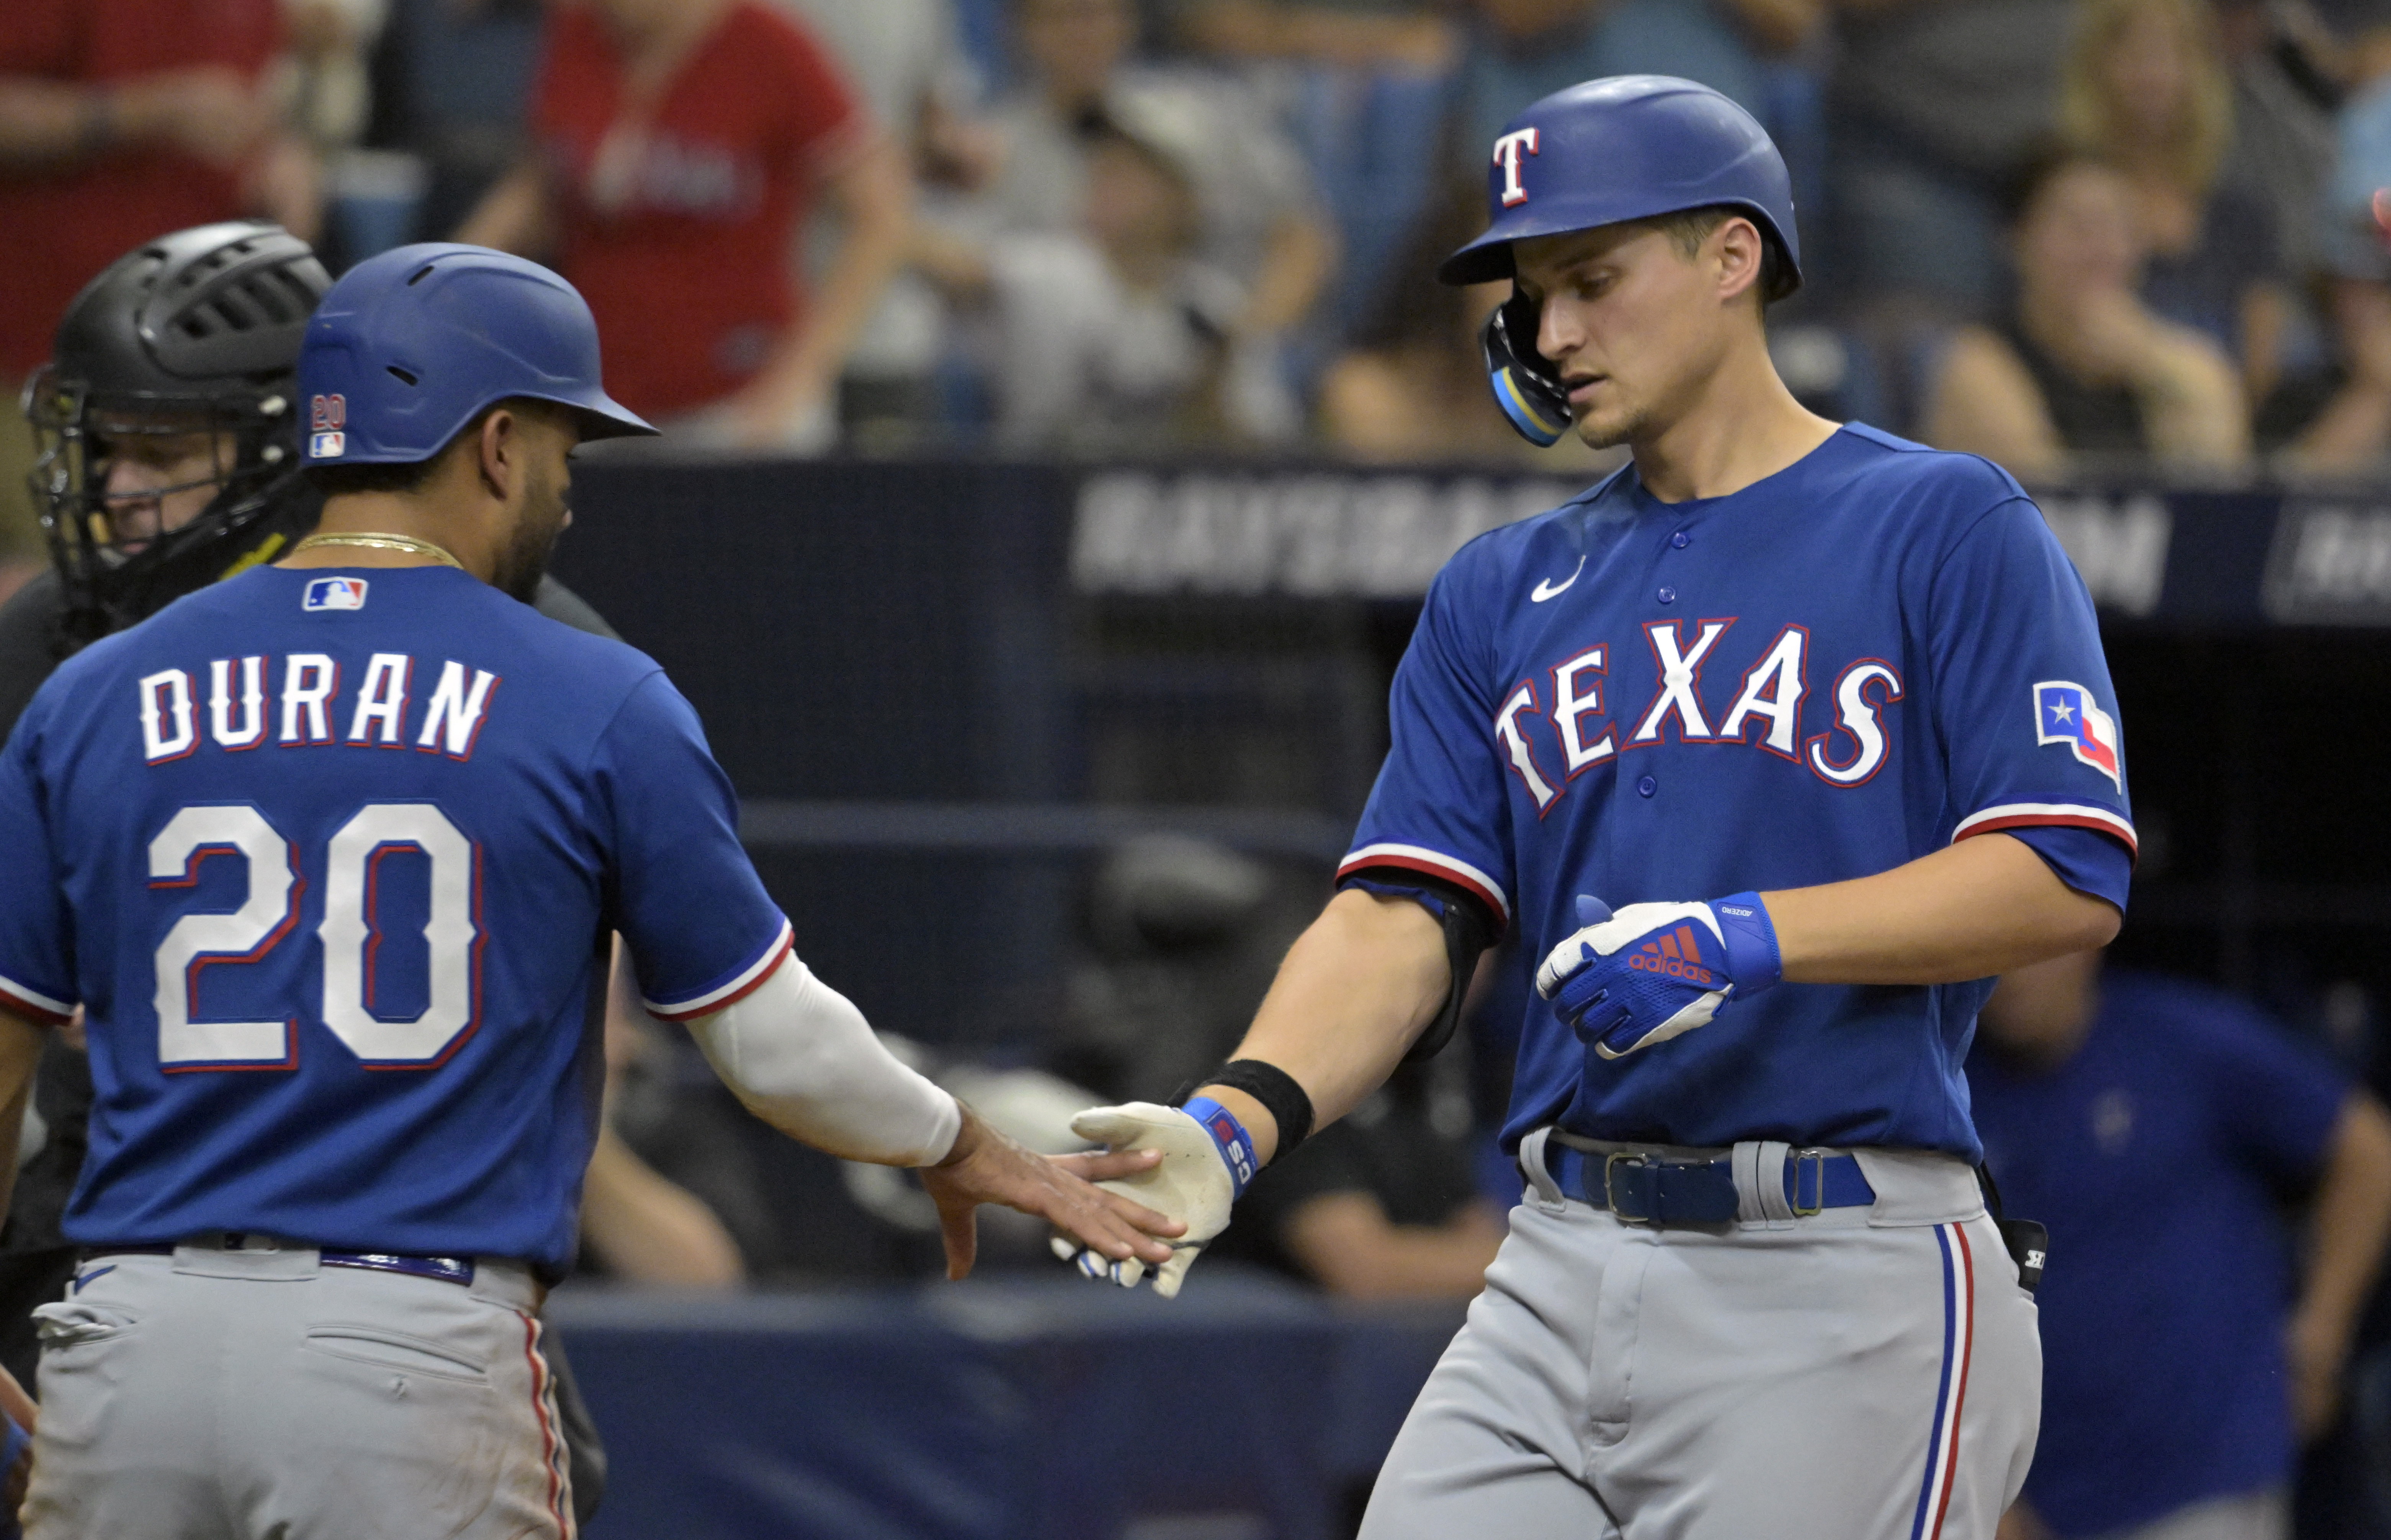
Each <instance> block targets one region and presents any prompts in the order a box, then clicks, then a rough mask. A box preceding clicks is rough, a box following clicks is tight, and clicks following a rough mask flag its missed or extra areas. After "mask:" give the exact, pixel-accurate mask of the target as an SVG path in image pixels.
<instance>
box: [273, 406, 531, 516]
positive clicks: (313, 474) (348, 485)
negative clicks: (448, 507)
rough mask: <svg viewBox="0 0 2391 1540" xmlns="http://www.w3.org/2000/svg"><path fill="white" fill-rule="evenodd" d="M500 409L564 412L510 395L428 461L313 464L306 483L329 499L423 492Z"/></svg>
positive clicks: (523, 412)
mask: <svg viewBox="0 0 2391 1540" xmlns="http://www.w3.org/2000/svg"><path fill="white" fill-rule="evenodd" d="M499 408H506V409H507V410H508V411H511V412H513V413H515V414H516V415H517V416H524V415H528V414H532V413H536V412H540V411H557V410H561V409H562V408H558V407H556V406H555V405H554V404H553V403H550V402H546V401H536V400H534V399H532V398H530V397H528V396H513V395H511V396H508V397H507V398H506V399H504V400H502V401H493V402H491V403H490V404H489V405H488V406H486V407H484V408H482V409H481V410H480V411H477V412H475V413H474V414H473V418H472V421H470V422H468V423H466V424H465V425H464V426H463V427H461V428H459V429H458V430H457V432H456V434H455V435H454V436H453V437H451V438H450V439H449V440H448V442H447V443H446V444H443V445H442V446H440V448H439V452H438V453H436V454H433V455H432V456H430V457H428V458H427V459H410V460H404V461H401V462H399V463H397V464H394V465H310V466H309V467H307V472H306V474H307V484H308V485H310V486H313V487H314V488H315V489H316V490H317V491H318V492H320V493H322V494H323V495H324V496H325V497H327V498H345V497H353V496H355V495H356V494H358V493H360V492H420V491H421V490H423V486H424V484H425V483H426V482H429V481H430V480H431V479H432V472H434V471H436V470H438V469H439V468H440V462H441V461H442V460H444V459H447V458H448V457H449V455H450V454H451V453H453V452H454V451H455V450H456V447H457V446H458V445H459V444H462V443H464V442H465V441H466V440H467V439H473V438H479V437H481V436H482V424H483V423H485V422H487V421H489V420H490V414H491V413H492V412H494V411H497V410H498V409H499Z"/></svg>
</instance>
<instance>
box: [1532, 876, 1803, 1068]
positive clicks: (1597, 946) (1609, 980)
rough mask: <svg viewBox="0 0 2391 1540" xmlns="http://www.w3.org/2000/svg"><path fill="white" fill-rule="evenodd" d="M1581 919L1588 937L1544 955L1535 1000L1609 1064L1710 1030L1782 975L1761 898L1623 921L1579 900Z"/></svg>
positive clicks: (1675, 908) (1653, 906) (1655, 911)
mask: <svg viewBox="0 0 2391 1540" xmlns="http://www.w3.org/2000/svg"><path fill="white" fill-rule="evenodd" d="M1577 917H1578V921H1579V923H1580V924H1581V925H1583V926H1584V928H1583V930H1580V931H1578V932H1576V933H1575V934H1574V935H1572V936H1570V938H1568V939H1567V940H1565V941H1563V942H1562V943H1561V944H1560V945H1559V946H1557V947H1555V948H1554V949H1553V950H1552V951H1550V952H1549V953H1547V954H1546V956H1545V958H1544V965H1543V966H1542V967H1540V968H1538V969H1537V970H1536V992H1537V993H1538V994H1541V995H1543V996H1544V998H1545V999H1546V1000H1549V1001H1551V1002H1552V1003H1553V1007H1554V1009H1555V1010H1556V1011H1557V1012H1558V1013H1559V1015H1560V1017H1561V1019H1562V1020H1564V1021H1566V1022H1568V1023H1569V1024H1570V1027H1571V1028H1572V1029H1575V1031H1576V1032H1577V1035H1578V1037H1579V1038H1580V1039H1581V1040H1582V1041H1583V1042H1589V1043H1592V1044H1593V1045H1594V1051H1595V1052H1596V1053H1597V1054H1599V1055H1602V1056H1603V1057H1604V1058H1607V1059H1616V1058H1623V1057H1625V1056H1626V1055H1629V1054H1632V1053H1634V1052H1635V1051H1636V1050H1637V1049H1638V1048H1649V1047H1650V1046H1652V1045H1653V1044H1654V1043H1656V1042H1668V1041H1669V1040H1670V1039H1671V1038H1673V1037H1676V1036H1678V1035H1680V1034H1681V1033H1685V1032H1690V1031H1692V1030H1693V1029H1695V1028H1697V1027H1703V1026H1707V1025H1709V1023H1710V1020H1711V1018H1712V1016H1716V1015H1718V1013H1719V1012H1720V1011H1722V1010H1724V1009H1725V1007H1726V1005H1727V1003H1728V1002H1729V1001H1731V1000H1741V999H1744V998H1746V997H1747V996H1750V995H1754V994H1757V993H1759V992H1760V991H1761V990H1764V989H1766V988H1768V987H1769V986H1770V985H1771V984H1774V983H1776V982H1777V977H1778V976H1779V974H1780V973H1781V972H1782V971H1783V969H1782V965H1781V964H1780V962H1779V959H1778V957H1777V929H1776V927H1775V926H1774V925H1770V924H1769V921H1768V910H1767V909H1766V907H1765V906H1764V905H1763V904H1762V903H1761V901H1760V895H1759V894H1757V893H1738V894H1736V895H1735V896H1734V897H1733V898H1728V899H1713V900H1712V901H1711V902H1709V903H1693V904H1659V903H1647V904H1629V905H1628V906H1627V907H1626V908H1624V909H1622V910H1621V911H1619V912H1617V913H1616V914H1614V913H1612V912H1610V910H1609V907H1608V906H1607V905H1605V904H1604V903H1603V901H1602V900H1601V899H1591V898H1585V897H1580V898H1579V899H1578V900H1577Z"/></svg>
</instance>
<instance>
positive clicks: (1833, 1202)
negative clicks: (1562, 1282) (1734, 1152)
mask: <svg viewBox="0 0 2391 1540" xmlns="http://www.w3.org/2000/svg"><path fill="white" fill-rule="evenodd" d="M1544 1161H1545V1170H1547V1171H1550V1172H1551V1173H1552V1178H1553V1181H1554V1182H1555V1184H1557V1185H1558V1186H1559V1187H1560V1190H1561V1191H1562V1192H1563V1193H1564V1194H1566V1195H1568V1196H1569V1197H1574V1198H1576V1199H1577V1200H1578V1201H1579V1202H1581V1203H1590V1204H1592V1205H1594V1207H1596V1208H1597V1209H1608V1210H1610V1211H1611V1212H1612V1213H1614V1214H1617V1215H1618V1216H1619V1218H1620V1219H1621V1220H1622V1221H1623V1222H1625V1223H1629V1224H1725V1223H1730V1222H1732V1221H1733V1220H1734V1219H1735V1217H1736V1215H1737V1213H1738V1210H1739V1208H1740V1204H1739V1203H1738V1199H1737V1197H1736V1192H1735V1163H1734V1161H1733V1160H1732V1159H1718V1160H1665V1159H1660V1158H1653V1157H1649V1156H1643V1155H1637V1154H1635V1153H1633V1152H1629V1151H1616V1152H1612V1153H1609V1154H1605V1153H1603V1152H1602V1151H1599V1150H1594V1151H1588V1150H1582V1149H1576V1148H1573V1147H1571V1146H1570V1145H1564V1144H1561V1143H1559V1142H1558V1141H1554V1142H1552V1143H1549V1144H1547V1145H1545V1146H1544ZM1875 1201H1876V1189H1875V1188H1874V1187H1871V1186H1869V1185H1868V1177H1867V1176H1866V1175H1864V1174H1863V1173H1862V1172H1861V1171H1860V1163H1859V1161H1857V1160H1856V1159H1855V1158H1852V1157H1851V1156H1848V1155H1829V1154H1827V1153H1826V1152H1825V1151H1823V1150H1790V1151H1788V1152H1787V1153H1786V1157H1785V1202H1786V1204H1787V1206H1788V1207H1789V1208H1790V1209H1791V1210H1793V1212H1794V1213H1795V1214H1796V1215H1799V1216H1803V1217H1807V1216H1809V1215H1811V1214H1815V1213H1817V1212H1818V1211H1820V1210H1825V1209H1856V1208H1862V1207H1865V1206H1866V1205H1868V1204H1870V1203H1874V1202H1875Z"/></svg>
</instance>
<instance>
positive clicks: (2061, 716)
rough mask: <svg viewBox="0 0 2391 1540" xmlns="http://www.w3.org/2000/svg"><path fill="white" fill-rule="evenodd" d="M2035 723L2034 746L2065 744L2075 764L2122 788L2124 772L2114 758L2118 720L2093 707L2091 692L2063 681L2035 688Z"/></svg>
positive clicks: (2054, 681) (2056, 680)
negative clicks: (2084, 766)
mask: <svg viewBox="0 0 2391 1540" xmlns="http://www.w3.org/2000/svg"><path fill="white" fill-rule="evenodd" d="M2034 721H2035V741H2036V743H2037V744H2066V745H2067V746H2068V748H2069V749H2070V750H2071V751H2073V752H2074V755H2075V758H2076V761H2077V762H2078V763H2080V764H2086V765H2089V766H2091V767H2092V768H2093V769H2094V770H2099V771H2100V773H2101V774H2103V775H2105V776H2107V777H2108V778H2109V780H2110V782H2111V783H2113V784H2114V785H2115V786H2117V788H2118V789H2119V790H2121V791H2122V790H2124V789H2125V770H2124V768H2123V767H2122V766H2121V765H2120V763H2119V761H2118V758H2117V744H2118V738H2117V718H2114V717H2112V716H2110V715H2109V714H2108V713H2107V712H2105V711H2103V710H2101V709H2100V707H2099V706H2097V705H2093V704H2092V692H2090V691H2089V690H2087V689H2085V688H2084V687H2083V686H2082V685H2080V684H2071V683H2069V682H2068V681H2067V680H2065V679H2051V680H2049V681H2047V682H2045V683H2042V684H2037V685H2036V686H2035V687H2034Z"/></svg>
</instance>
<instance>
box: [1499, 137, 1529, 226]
mask: <svg viewBox="0 0 2391 1540" xmlns="http://www.w3.org/2000/svg"><path fill="white" fill-rule="evenodd" d="M1521 150H1525V151H1527V152H1528V153H1529V154H1531V155H1533V154H1534V153H1535V152H1536V131H1535V130H1534V129H1532V128H1521V129H1515V130H1514V131H1512V132H1511V133H1508V134H1506V135H1504V136H1502V137H1501V138H1499V139H1497V140H1495V141H1494V163H1495V164H1496V165H1498V166H1501V167H1502V168H1503V206H1504V207H1505V208H1506V209H1507V208H1509V207H1511V206H1512V205H1513V204H1514V203H1524V202H1526V201H1528V189H1527V188H1523V187H1521V186H1520V185H1519V152H1520V151H1521Z"/></svg>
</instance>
